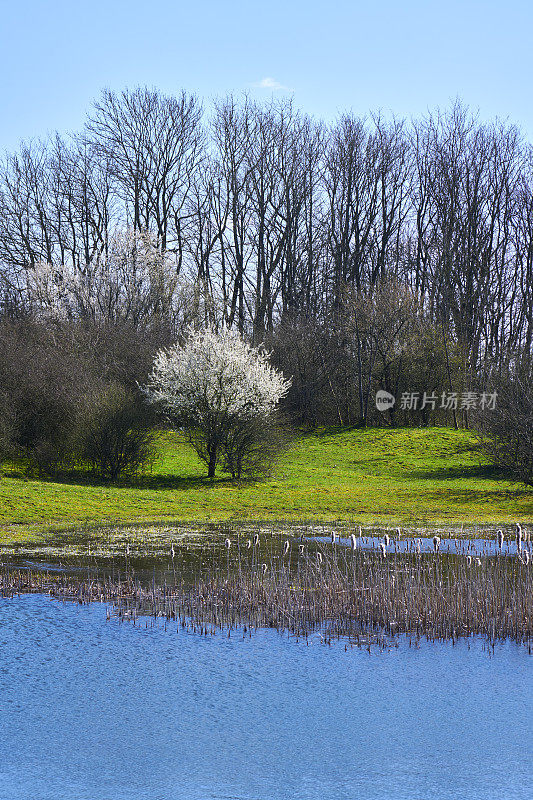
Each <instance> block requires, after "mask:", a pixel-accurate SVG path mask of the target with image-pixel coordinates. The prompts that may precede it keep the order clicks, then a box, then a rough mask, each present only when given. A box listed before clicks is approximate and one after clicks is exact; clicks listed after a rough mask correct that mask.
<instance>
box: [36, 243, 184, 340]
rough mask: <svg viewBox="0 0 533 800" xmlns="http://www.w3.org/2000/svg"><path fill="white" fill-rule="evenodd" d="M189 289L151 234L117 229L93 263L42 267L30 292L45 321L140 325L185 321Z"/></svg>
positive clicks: (94, 256)
mask: <svg viewBox="0 0 533 800" xmlns="http://www.w3.org/2000/svg"><path fill="white" fill-rule="evenodd" d="M184 289H185V287H184V286H182V285H181V284H180V282H179V281H178V277H177V272H176V266H175V263H174V260H173V258H172V256H171V254H169V253H162V252H161V250H160V249H159V247H158V246H157V243H156V242H155V241H154V239H153V238H152V237H151V236H150V234H149V233H146V232H139V231H133V230H132V229H131V228H126V229H117V230H116V231H115V232H114V233H113V235H112V236H111V237H110V240H109V241H108V242H107V247H106V248H105V250H103V251H102V252H101V253H95V254H94V255H93V258H92V260H91V262H90V263H87V264H83V265H77V264H76V265H75V264H72V263H71V262H66V263H58V264H47V263H37V264H36V265H35V266H34V267H33V268H32V269H31V270H28V275H27V293H28V297H29V300H30V304H31V306H32V308H33V309H34V311H36V312H37V313H39V315H40V316H42V317H51V318H53V319H68V318H73V317H74V318H75V317H85V318H87V317H88V318H90V319H95V320H108V321H117V320H124V321H128V322H131V323H133V324H134V325H138V324H141V323H144V322H146V321H147V320H153V319H154V317H159V318H162V319H169V318H171V317H173V316H179V312H180V307H181V306H182V305H183V302H184V298H183V294H184Z"/></svg>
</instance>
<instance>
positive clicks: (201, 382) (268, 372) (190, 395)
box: [146, 328, 290, 425]
mask: <svg viewBox="0 0 533 800" xmlns="http://www.w3.org/2000/svg"><path fill="white" fill-rule="evenodd" d="M289 386H290V381H289V380H286V379H285V378H284V377H283V376H282V375H281V373H279V372H278V371H277V370H276V369H274V368H273V367H272V366H271V365H270V364H269V361H268V354H267V353H265V352H262V351H261V350H259V349H258V348H254V347H251V346H250V345H248V344H247V343H246V342H244V341H243V340H242V338H241V337H240V335H239V334H238V333H237V332H235V331H232V330H222V331H221V332H220V333H216V332H215V331H213V330H212V329H210V328H207V329H205V330H201V331H190V332H189V335H188V338H187V341H186V343H185V345H184V346H180V345H178V344H176V345H174V346H173V347H171V348H169V349H167V350H162V351H160V352H159V353H158V354H157V356H156V358H155V362H154V367H153V370H152V373H151V376H150V379H149V383H148V386H147V387H146V393H147V395H148V397H149V399H150V400H151V401H152V402H160V403H161V404H162V405H163V406H164V407H165V408H166V410H167V411H168V412H169V413H170V414H171V415H175V416H177V417H185V418H187V419H188V420H190V421H193V422H194V423H196V424H198V425H202V424H204V423H206V422H207V421H208V419H209V418H212V417H213V416H221V417H240V418H243V417H250V416H254V415H261V416H267V415H268V414H270V413H271V412H272V411H273V410H274V408H275V407H276V405H277V403H278V402H279V400H280V399H281V398H282V397H284V396H285V394H286V393H287V391H288V389H289Z"/></svg>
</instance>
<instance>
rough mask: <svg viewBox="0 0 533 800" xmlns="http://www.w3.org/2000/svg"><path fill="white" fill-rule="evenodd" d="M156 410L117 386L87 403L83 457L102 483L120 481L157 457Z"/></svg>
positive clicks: (82, 427) (82, 428)
mask: <svg viewBox="0 0 533 800" xmlns="http://www.w3.org/2000/svg"><path fill="white" fill-rule="evenodd" d="M153 422H154V415H153V411H152V409H150V408H149V407H148V406H147V404H146V403H145V402H144V401H143V399H142V398H141V397H139V396H138V395H135V394H134V393H133V392H131V391H129V390H128V389H126V388H125V387H123V386H121V385H120V384H117V383H114V384H110V385H108V386H106V387H104V388H103V389H102V390H101V391H100V392H98V393H96V394H93V395H92V396H91V397H90V398H89V400H88V401H87V402H86V403H85V408H84V412H83V414H82V416H81V419H80V431H79V433H78V440H79V454H80V457H81V459H82V460H83V461H84V462H86V463H87V464H89V466H90V467H91V469H92V471H93V472H94V473H95V474H96V475H97V476H98V477H99V478H101V479H102V480H105V481H116V480H118V479H119V478H120V477H122V476H124V475H133V474H135V473H137V472H138V471H139V470H140V469H141V468H142V467H144V466H145V465H146V464H147V463H148V462H149V461H150V459H151V458H152V457H153V453H154V438H155V434H154V431H153V427H152V426H153Z"/></svg>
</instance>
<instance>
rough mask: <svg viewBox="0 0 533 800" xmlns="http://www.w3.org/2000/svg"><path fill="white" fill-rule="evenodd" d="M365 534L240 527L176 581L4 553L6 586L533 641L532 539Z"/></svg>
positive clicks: (348, 627) (128, 609) (209, 617)
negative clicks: (46, 565)
mask: <svg viewBox="0 0 533 800" xmlns="http://www.w3.org/2000/svg"><path fill="white" fill-rule="evenodd" d="M355 538H356V537H355V535H354V537H353V539H348V540H347V542H348V544H351V546H338V544H337V542H336V541H335V543H334V544H333V545H331V544H324V545H322V544H320V545H316V543H315V542H312V541H309V542H307V543H306V544H305V546H304V545H302V544H300V545H299V546H298V547H296V546H295V547H290V543H289V540H284V541H282V540H278V539H277V538H276V537H274V536H270V537H264V540H263V537H262V540H261V542H259V540H257V541H256V538H255V537H254V539H253V547H252V548H250V547H249V546H248V543H247V540H243V541H244V542H245V546H244V547H241V545H240V540H239V538H237V539H236V540H235V539H233V540H230V539H229V538H227V539H225V540H223V541H224V545H225V548H224V549H225V553H226V559H221V558H215V557H214V556H213V558H211V559H209V558H207V559H205V558H204V559H203V560H202V561H201V563H200V565H199V566H198V569H197V571H196V574H195V576H194V579H186V576H185V575H183V574H180V571H179V566H178V568H177V569H176V567H175V563H176V561H178V560H179V559H178V558H176V557H175V558H173V559H172V564H173V580H172V582H171V584H168V583H166V582H165V583H163V584H162V585H161V584H158V583H156V581H155V580H153V581H151V582H150V583H149V582H147V581H146V582H144V583H142V582H141V581H139V580H137V578H136V576H135V575H134V573H133V571H127V572H126V574H124V575H121V576H119V577H118V578H117V576H116V575H115V576H107V577H105V576H102V575H98V576H96V577H92V578H90V577H88V578H86V579H83V580H80V579H78V578H74V577H72V576H68V575H65V574H62V575H61V574H60V575H51V574H46V573H42V572H32V571H28V570H20V569H13V568H12V567H9V566H8V565H5V564H4V565H3V566H2V567H1V568H0V593H1V594H2V596H4V597H13V596H14V595H16V594H19V593H22V592H41V593H46V594H49V595H50V596H51V597H55V598H58V599H61V600H70V601H75V602H78V603H80V604H83V603H90V602H93V601H100V602H104V603H107V604H108V606H109V611H108V614H109V617H110V618H116V619H118V620H120V621H125V620H130V621H133V622H135V621H136V620H138V619H140V618H146V617H147V616H149V615H152V616H153V617H163V618H164V619H166V620H167V621H169V622H170V621H174V622H177V623H178V626H179V627H188V628H190V629H193V630H201V631H207V630H209V631H210V632H213V633H214V632H215V631H217V630H227V631H231V630H233V629H235V628H237V627H240V628H242V629H246V631H247V632H248V633H249V632H250V631H253V630H254V629H258V628H264V627H268V628H274V629H276V630H278V631H284V632H288V633H290V634H292V635H295V636H297V637H307V636H309V635H310V634H311V633H313V632H315V631H320V632H321V633H322V635H323V636H324V637H325V638H327V639H328V640H331V639H332V638H335V637H347V638H348V639H349V640H350V641H351V642H352V643H355V644H357V643H360V642H363V641H364V642H366V641H367V640H368V639H367V637H368V636H375V637H377V636H387V637H394V636H396V635H398V634H402V633H405V634H411V635H414V636H416V637H427V638H429V639H451V640H456V639H458V638H459V637H468V636H472V635H481V636H484V637H486V639H487V640H488V641H489V642H490V643H495V642H496V641H497V640H500V639H504V638H510V639H512V640H514V641H516V642H519V643H525V644H527V645H528V646H529V647H530V649H531V646H532V640H533V593H532V591H531V588H532V587H531V570H532V569H533V565H532V564H531V561H530V558H529V551H528V550H527V549H525V548H523V549H522V550H518V552H516V553H511V552H506V553H504V552H501V549H500V551H499V552H498V553H497V554H496V555H483V554H481V557H480V556H479V554H477V553H471V552H470V551H469V550H468V543H465V546H464V551H462V552H460V553H455V554H448V553H443V552H442V550H441V548H440V547H439V545H440V541H439V542H438V543H437V545H436V546H435V548H434V551H433V552H428V553H420V547H419V543H418V542H417V541H416V540H412V543H410V544H409V549H408V550H407V551H402V552H400V550H399V546H397V545H398V543H397V542H396V541H392V542H391V543H390V549H389V550H388V551H387V548H386V547H385V544H384V543H383V542H380V543H379V547H376V548H375V549H372V550H368V549H367V550H365V549H363V548H362V547H357V546H355V544H354V540H355ZM287 544H289V547H287ZM224 549H222V552H224ZM178 552H179V551H178ZM524 553H527V557H526V556H525V555H524ZM385 555H386V557H383V556H385ZM224 560H225V561H226V563H225V564H224Z"/></svg>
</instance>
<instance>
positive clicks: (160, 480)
mask: <svg viewBox="0 0 533 800" xmlns="http://www.w3.org/2000/svg"><path fill="white" fill-rule="evenodd" d="M204 473H205V470H204V468H203V465H201V464H200V463H199V461H198V459H197V458H196V455H195V453H194V452H193V451H192V450H191V449H190V448H189V447H188V446H187V445H186V444H185V443H184V442H183V441H182V440H181V439H180V437H179V436H178V435H177V434H170V433H166V434H162V435H161V437H160V442H159V457H158V459H157V462H156V464H155V466H154V468H153V471H152V472H151V473H150V474H147V475H145V476H142V477H140V478H139V479H137V480H135V481H132V482H131V483H130V485H121V486H103V485H94V484H93V485H91V483H90V482H89V481H88V480H86V479H85V480H84V479H83V476H82V477H81V478H78V479H77V480H75V479H74V478H71V479H70V480H69V481H68V482H67V481H63V482H56V481H53V480H46V481H43V480H28V479H26V478H24V477H22V476H21V475H18V476H17V474H16V473H15V472H14V470H11V471H9V470H8V469H7V468H6V469H5V470H4V477H3V478H2V480H1V481H0V500H1V506H0V538H3V540H4V541H14V540H16V539H17V538H18V539H20V538H28V536H35V535H36V534H37V533H38V532H39V531H42V530H44V529H45V528H61V527H66V526H71V525H77V526H79V525H89V526H94V525H102V524H107V523H139V524H142V523H148V522H151V523H154V522H167V523H168V522H171V521H182V522H183V521H189V522H193V521H201V522H218V521H220V522H221V521H226V520H229V519H239V520H264V521H268V520H271V521H275V520H277V521H279V520H287V521H297V520H317V521H318V520H325V521H334V520H337V521H347V522H348V521H354V522H357V523H360V524H362V525H369V524H373V523H376V524H391V525H392V524H396V523H397V524H407V523H415V522H416V523H420V524H428V523H436V522H450V523H452V522H455V523H462V522H464V523H465V524H467V523H482V522H486V523H491V522H501V523H505V522H511V521H514V520H516V519H519V520H521V521H523V522H529V521H533V491H532V490H531V489H527V488H525V487H523V486H519V485H517V484H512V483H510V482H509V481H508V480H506V479H505V478H504V477H503V476H502V475H499V474H498V473H497V472H495V471H494V469H492V468H491V467H489V466H487V465H486V464H485V463H484V462H483V459H482V457H481V455H480V452H479V450H478V447H477V444H476V440H475V437H474V436H473V435H472V434H470V433H468V432H465V431H453V430H449V429H446V428H430V429H400V430H382V429H373V430H363V431H362V430H327V431H319V432H316V433H311V434H306V435H303V436H301V438H299V439H298V440H297V441H296V443H295V444H294V445H293V446H292V448H291V449H290V451H289V452H288V454H287V455H286V456H285V457H284V459H283V461H282V462H281V463H280V464H279V465H278V468H277V473H276V475H275V476H274V477H273V478H271V479H269V480H265V481H261V482H244V483H240V484H239V483H234V482H232V481H231V480H228V479H226V478H225V477H224V476H220V477H218V478H217V479H216V480H215V481H214V482H213V483H210V482H209V481H207V479H206V478H205V477H204Z"/></svg>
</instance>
